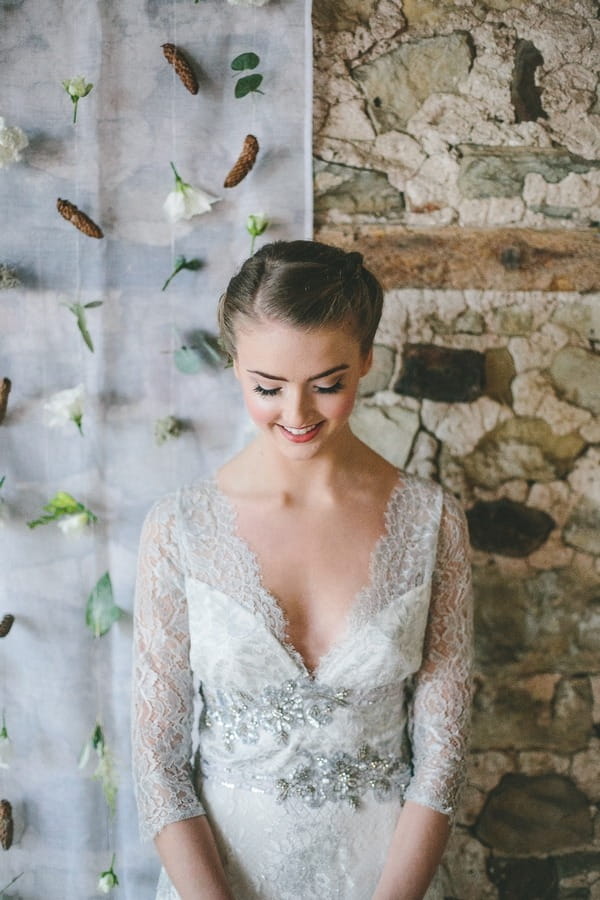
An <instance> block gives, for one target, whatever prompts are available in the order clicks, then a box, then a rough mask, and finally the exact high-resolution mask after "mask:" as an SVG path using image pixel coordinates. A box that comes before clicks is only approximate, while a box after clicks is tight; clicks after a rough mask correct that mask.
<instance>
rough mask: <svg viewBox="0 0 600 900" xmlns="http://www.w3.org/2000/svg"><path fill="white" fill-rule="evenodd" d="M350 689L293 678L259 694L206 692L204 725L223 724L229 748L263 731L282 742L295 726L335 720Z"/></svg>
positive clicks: (250, 741) (248, 741)
mask: <svg viewBox="0 0 600 900" xmlns="http://www.w3.org/2000/svg"><path fill="white" fill-rule="evenodd" d="M349 694H350V691H348V690H345V689H343V688H342V689H336V690H334V689H333V688H330V687H327V685H315V684H314V682H311V681H310V680H308V679H298V680H293V679H290V680H288V681H285V682H284V683H283V684H282V685H281V686H278V687H273V686H271V685H269V686H267V687H266V688H265V689H264V690H263V691H262V692H261V693H260V694H259V695H258V697H252V696H251V695H249V694H245V693H244V692H242V691H237V692H235V693H234V692H224V691H217V692H216V693H215V694H214V695H212V696H210V697H209V696H206V695H205V694H203V699H204V704H205V709H204V713H203V723H202V724H203V725H204V726H205V727H207V728H215V727H217V726H218V727H220V728H222V730H223V743H224V744H225V747H226V748H227V750H229V751H231V750H233V748H234V745H235V742H236V741H241V742H242V743H243V744H255V743H257V741H258V740H259V739H260V736H261V733H262V732H268V733H270V734H273V735H275V737H276V738H277V740H278V741H279V742H281V743H282V744H285V743H287V741H288V740H289V736H290V732H291V731H292V729H293V728H298V727H303V726H305V725H311V726H313V727H314V728H319V727H321V726H322V725H327V724H329V723H330V722H331V720H332V718H333V715H334V712H335V709H336V707H339V706H345V705H346V702H347V697H348V696H349Z"/></svg>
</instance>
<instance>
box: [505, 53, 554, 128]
mask: <svg viewBox="0 0 600 900" xmlns="http://www.w3.org/2000/svg"><path fill="white" fill-rule="evenodd" d="M543 63H544V57H543V56H542V54H541V53H540V51H539V50H538V48H537V47H536V46H535V45H534V44H533V43H532V42H531V41H526V40H522V39H521V40H518V41H517V43H516V45H515V67H514V69H513V76H512V79H511V83H510V99H511V102H512V105H513V107H514V110H515V122H534V121H535V120H536V119H542V118H543V119H547V118H548V114H547V113H546V112H545V111H544V109H542V101H541V93H542V92H541V89H540V87H539V86H538V84H536V80H535V70H536V69H537V68H538V66H541V65H543Z"/></svg>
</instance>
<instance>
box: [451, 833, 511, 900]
mask: <svg viewBox="0 0 600 900" xmlns="http://www.w3.org/2000/svg"><path fill="white" fill-rule="evenodd" d="M486 856H487V852H486V848H485V847H483V846H482V844H481V843H480V842H479V841H478V840H476V839H475V838H474V837H472V836H471V835H470V834H465V833H463V832H461V831H459V830H458V829H457V830H456V831H455V832H454V833H453V834H452V835H451V837H450V843H449V851H448V853H447V854H446V856H445V859H444V862H443V866H444V869H445V871H446V874H447V877H448V886H447V887H446V889H445V890H444V897H446V898H448V900H450V898H460V900H497V897H498V893H497V891H496V888H495V887H494V885H492V884H491V883H490V882H487V881H486V879H485V878H484V877H483V873H484V872H485V863H486Z"/></svg>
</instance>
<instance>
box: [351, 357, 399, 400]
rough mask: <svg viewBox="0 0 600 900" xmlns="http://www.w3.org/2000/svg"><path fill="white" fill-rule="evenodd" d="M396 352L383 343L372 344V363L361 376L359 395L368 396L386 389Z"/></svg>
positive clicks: (392, 370)
mask: <svg viewBox="0 0 600 900" xmlns="http://www.w3.org/2000/svg"><path fill="white" fill-rule="evenodd" d="M395 361H396V353H395V351H394V350H392V348H391V347H386V345H385V344H374V345H373V365H372V366H371V368H370V369H369V371H368V372H367V374H366V375H365V376H364V378H361V380H360V384H359V390H358V393H359V395H360V396H361V397H369V396H370V395H371V394H376V393H377V392H378V391H386V390H387V389H388V387H389V385H390V381H391V380H392V375H393V374H394V365H395Z"/></svg>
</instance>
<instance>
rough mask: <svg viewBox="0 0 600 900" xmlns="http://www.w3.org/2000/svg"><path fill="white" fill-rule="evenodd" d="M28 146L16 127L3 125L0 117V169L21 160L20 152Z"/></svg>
mask: <svg viewBox="0 0 600 900" xmlns="http://www.w3.org/2000/svg"><path fill="white" fill-rule="evenodd" d="M28 144H29V140H28V139H27V135H26V134H25V132H24V131H21V129H20V128H18V127H17V126H16V125H14V126H13V127H12V128H11V127H10V126H8V125H5V123H4V119H3V118H2V116H0V169H1V168H2V166H8V165H10V163H13V162H18V161H19V160H20V159H21V150H24V149H25V147H27V145H28Z"/></svg>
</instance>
